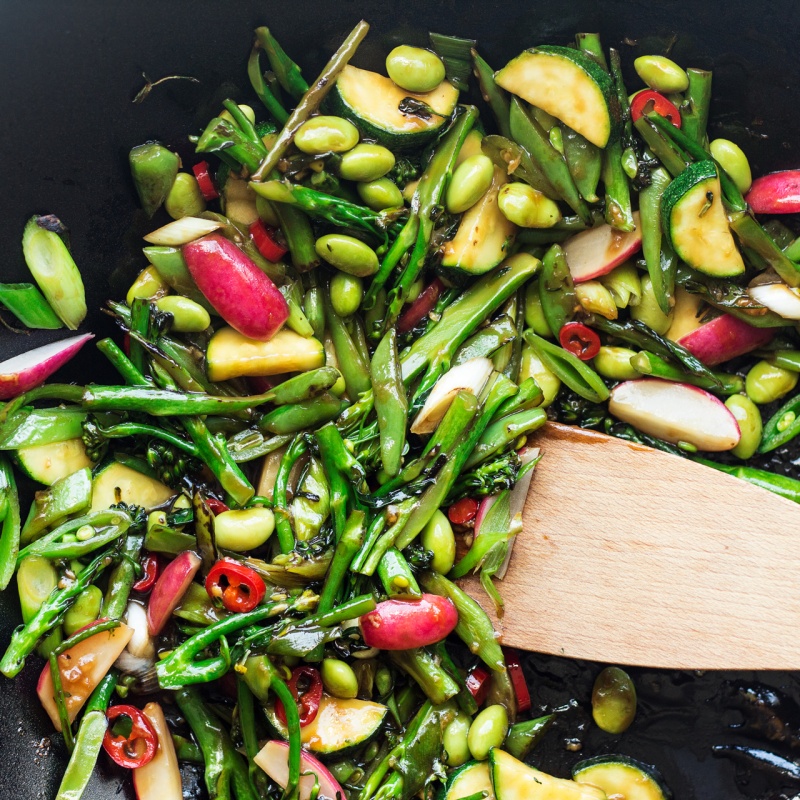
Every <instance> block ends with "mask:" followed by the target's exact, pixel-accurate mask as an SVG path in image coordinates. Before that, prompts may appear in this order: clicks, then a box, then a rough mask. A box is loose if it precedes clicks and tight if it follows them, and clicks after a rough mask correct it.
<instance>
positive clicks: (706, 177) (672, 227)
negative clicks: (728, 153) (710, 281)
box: [661, 161, 745, 278]
mask: <svg viewBox="0 0 800 800" xmlns="http://www.w3.org/2000/svg"><path fill="white" fill-rule="evenodd" d="M661 221H662V223H663V226H664V230H665V231H666V232H667V235H668V236H669V238H670V241H671V242H672V246H673V247H674V248H675V252H676V253H677V254H678V256H679V257H680V258H681V259H683V260H684V261H685V262H686V263H687V264H688V265H689V266H690V267H693V268H694V269H696V270H697V271H698V272H704V273H706V274H707V275H714V276H715V277H718V278H730V277H733V276H735V275H741V274H742V273H743V272H744V269H745V267H744V261H742V256H741V254H740V253H739V250H738V249H737V247H736V242H735V241H734V239H733V234H732V233H731V229H730V227H729V226H728V218H727V216H726V214H725V208H724V206H723V204H722V190H721V189H720V184H719V176H718V175H717V167H716V164H714V162H713V161H697V162H695V163H694V164H690V165H689V166H688V167H686V169H685V170H684V171H683V172H681V174H680V175H678V177H677V178H675V180H674V181H672V183H671V184H670V185H669V186H667V188H666V189H665V191H664V195H663V197H662V198H661Z"/></svg>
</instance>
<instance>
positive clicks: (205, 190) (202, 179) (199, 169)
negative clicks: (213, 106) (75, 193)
mask: <svg viewBox="0 0 800 800" xmlns="http://www.w3.org/2000/svg"><path fill="white" fill-rule="evenodd" d="M192 172H193V173H194V177H195V178H196V179H197V185H198V186H199V187H200V192H201V193H202V195H203V199H204V200H205V201H206V202H207V203H210V202H211V201H212V200H216V199H217V198H218V197H219V192H218V191H217V187H216V186H215V185H214V179H213V178H212V177H211V172H210V171H209V168H208V161H200V162H198V163H197V164H194V165H193V166H192ZM140 800H141V799H140Z"/></svg>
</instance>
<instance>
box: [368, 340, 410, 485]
mask: <svg viewBox="0 0 800 800" xmlns="http://www.w3.org/2000/svg"><path fill="white" fill-rule="evenodd" d="M370 373H371V376H372V386H373V396H374V402H375V411H376V413H377V415H378V430H379V432H380V443H381V464H382V465H383V469H384V471H385V472H386V474H387V475H389V477H394V476H395V475H397V473H398V472H399V471H400V464H401V461H402V455H403V449H404V447H405V442H406V424H407V421H408V399H407V397H406V391H405V387H404V386H403V380H402V374H401V371H400V364H399V360H398V355H397V333H396V331H395V329H394V328H391V329H390V330H389V331H388V333H386V335H385V336H384V337H383V339H381V341H380V344H379V345H378V346H377V348H376V349H375V354H374V355H373V357H372V361H371V363H370Z"/></svg>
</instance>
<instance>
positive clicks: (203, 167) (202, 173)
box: [192, 161, 219, 202]
mask: <svg viewBox="0 0 800 800" xmlns="http://www.w3.org/2000/svg"><path fill="white" fill-rule="evenodd" d="M192 172H194V177H195V178H197V185H198V186H199V187H200V194H202V195H203V197H204V198H205V200H206V202H210V201H211V200H216V199H217V198H218V197H219V192H218V191H217V187H216V186H214V179H213V178H212V177H211V171H210V170H209V168H208V162H207V161H201V162H200V163H199V164H195V165H194V166H193V167H192Z"/></svg>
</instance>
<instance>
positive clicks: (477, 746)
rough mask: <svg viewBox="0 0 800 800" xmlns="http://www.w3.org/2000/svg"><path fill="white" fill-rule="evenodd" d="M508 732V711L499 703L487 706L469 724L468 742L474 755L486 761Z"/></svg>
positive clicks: (479, 759) (478, 759) (477, 758)
mask: <svg viewBox="0 0 800 800" xmlns="http://www.w3.org/2000/svg"><path fill="white" fill-rule="evenodd" d="M507 733H508V712H507V711H506V709H505V706H501V705H499V704H497V705H492V706H486V708H484V709H483V711H481V712H480V714H478V716H477V717H475V719H474V720H473V721H472V725H470V726H469V734H468V735H467V744H468V746H469V751H470V753H472V757H473V758H474V759H476V760H477V761H485V760H486V759H487V758H488V757H489V751H490V750H491V749H492V748H493V747H500V745H501V744H503V741H504V740H505V738H506V734H507Z"/></svg>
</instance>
